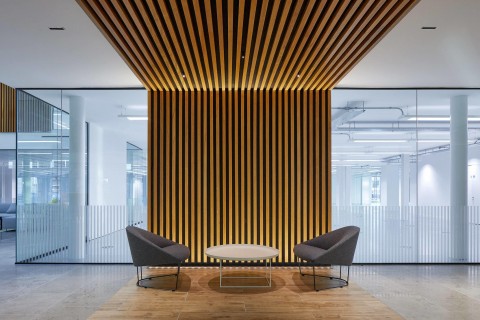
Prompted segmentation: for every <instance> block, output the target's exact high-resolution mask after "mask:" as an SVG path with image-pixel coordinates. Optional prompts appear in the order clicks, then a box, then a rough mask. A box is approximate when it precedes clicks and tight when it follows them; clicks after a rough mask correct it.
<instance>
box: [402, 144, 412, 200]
mask: <svg viewBox="0 0 480 320" xmlns="http://www.w3.org/2000/svg"><path fill="white" fill-rule="evenodd" d="M400 162H401V167H400V170H401V171H400V205H401V206H402V207H407V206H408V205H409V202H410V156H409V155H408V154H402V155H401V157H400Z"/></svg>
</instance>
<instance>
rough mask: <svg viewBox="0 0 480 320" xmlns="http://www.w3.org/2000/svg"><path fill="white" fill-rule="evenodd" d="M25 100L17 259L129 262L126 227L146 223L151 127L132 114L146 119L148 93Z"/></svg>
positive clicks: (45, 93)
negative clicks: (132, 147)
mask: <svg viewBox="0 0 480 320" xmlns="http://www.w3.org/2000/svg"><path fill="white" fill-rule="evenodd" d="M18 101H19V112H18V123H19V124H21V125H20V126H19V128H22V129H21V130H19V132H18V141H17V142H18V151H17V155H18V184H19V187H18V197H19V210H20V211H21V215H20V218H21V219H19V227H18V235H17V261H18V262H24V263H25V262H27V263H28V262H35V263H38V262H40V263H43V262H50V263H51V262H80V263H84V262H88V263H106V262H130V261H131V256H130V253H129V249H128V242H127V239H126V233H125V231H124V229H125V227H126V226H127V225H137V226H141V227H144V226H145V221H146V207H145V204H146V192H145V190H146V189H145V188H146V185H145V181H146V160H145V159H146V157H145V151H143V150H142V147H143V148H145V147H146V145H147V143H146V132H147V128H146V125H147V122H146V121H130V120H128V118H127V117H126V116H125V115H126V114H127V113H129V114H130V115H133V116H134V115H143V117H145V115H146V112H147V110H146V109H147V107H146V105H147V95H146V91H145V90H63V91H52V90H31V91H29V92H28V93H26V92H22V91H18ZM82 110H83V111H82ZM79 119H81V120H79ZM83 119H84V120H83ZM127 142H131V143H133V144H135V145H138V146H140V147H139V148H137V150H132V151H131V152H130V153H129V152H127V150H126V148H125V145H126V143H127ZM83 146H85V148H84V149H83ZM83 150H84V151H83ZM144 150H145V149H144ZM127 154H129V158H128V157H127ZM83 157H85V158H83ZM127 158H128V159H129V160H131V162H129V164H130V165H131V166H130V167H131V170H130V171H131V172H130V173H127V170H126V168H127ZM127 176H129V179H127ZM127 181H129V182H130V183H131V186H132V187H131V188H130V191H131V195H132V196H131V197H127V189H128V188H127V186H129V184H128V183H127ZM83 186H84V187H83ZM83 188H84V189H83ZM82 189H83V190H85V192H84V193H83V192H82Z"/></svg>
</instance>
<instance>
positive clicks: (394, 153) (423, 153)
mask: <svg viewBox="0 0 480 320" xmlns="http://www.w3.org/2000/svg"><path fill="white" fill-rule="evenodd" d="M462 96H463V97H464V98H465V100H466V101H467V103H466V105H465V106H464V108H466V110H467V111H466V114H465V115H464V116H463V118H464V119H463V120H464V125H462V126H463V129H462V130H463V132H464V133H466V137H465V138H463V140H462V143H464V144H466V147H465V150H466V152H462V154H463V156H464V158H465V157H466V159H467V160H466V161H464V164H462V165H455V164H454V165H452V163H451V161H452V160H451V159H452V157H453V158H456V157H458V152H454V154H453V155H452V153H451V152H450V149H451V145H452V144H455V143H459V142H458V139H457V142H455V141H454V140H451V136H452V132H451V131H453V130H451V123H452V122H453V121H454V120H452V119H453V118H451V116H450V114H451V113H452V112H457V111H456V110H458V109H456V108H457V104H455V103H452V102H451V100H452V99H456V98H455V97H462ZM464 98H460V99H464ZM451 106H452V107H451ZM462 126H461V127H462ZM479 129H480V90H478V89H448V90H447V89H418V90H416V89H343V88H342V89H335V90H333V92H332V208H333V210H332V216H333V217H332V220H333V224H332V228H333V229H336V228H338V227H341V226H343V225H348V224H355V225H359V226H360V227H361V229H362V231H361V236H360V240H359V247H358V248H357V253H356V256H355V261H356V262H365V263H368V262H371V263H432V262H435V263H437V262H439V263H467V262H471V263H477V262H480V246H479V243H480V228H479V226H480V224H478V221H480V215H479V212H480V207H478V203H476V202H475V201H476V200H477V199H478V197H479V196H480V184H478V183H477V181H478V180H477V171H478V169H479V168H478V160H477V159H480V155H478V147H479V132H480V131H479ZM454 139H456V138H454ZM452 141H454V142H452ZM462 161H463V160H462ZM467 162H468V163H467ZM458 168H463V169H464V172H465V174H463V173H462V174H461V176H463V177H464V179H463V180H462V181H463V182H462V183H461V186H462V188H467V189H468V192H466V193H468V196H465V203H464V204H465V205H462V206H461V207H458V206H456V207H453V206H452V203H451V201H450V199H451V198H452V197H453V195H452V190H456V189H458V188H459V187H458V186H459V185H458V182H454V181H453V180H452V179H451V172H454V173H455V172H457V171H458ZM467 171H468V174H467V173H466V172H467ZM455 175H456V176H458V173H455ZM375 176H377V177H378V178H379V180H380V181H379V187H380V188H379V189H380V190H378V189H376V188H374V187H373V185H374V182H372V180H371V179H373V177H375ZM454 180H455V179H454ZM457 180H458V179H457ZM369 181H370V183H369ZM376 187H378V185H376ZM340 191H341V192H340ZM378 191H379V193H380V199H379V201H372V200H373V198H370V199H369V197H368V195H372V194H375V193H377V192H378ZM462 201H463V200H462ZM375 202H376V203H375ZM477 202H478V201H477ZM459 217H461V218H459ZM456 221H457V222H456ZM458 221H460V222H458ZM459 252H461V253H459Z"/></svg>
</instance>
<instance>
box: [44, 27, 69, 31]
mask: <svg viewBox="0 0 480 320" xmlns="http://www.w3.org/2000/svg"><path fill="white" fill-rule="evenodd" d="M48 29H50V30H52V31H63V30H65V28H64V27H50V28H48Z"/></svg>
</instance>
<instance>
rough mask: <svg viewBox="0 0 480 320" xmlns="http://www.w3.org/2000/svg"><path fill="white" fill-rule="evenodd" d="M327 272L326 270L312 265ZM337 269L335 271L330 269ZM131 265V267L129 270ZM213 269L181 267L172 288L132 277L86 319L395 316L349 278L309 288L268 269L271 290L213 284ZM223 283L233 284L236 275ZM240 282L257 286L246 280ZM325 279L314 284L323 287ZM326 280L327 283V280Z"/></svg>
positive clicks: (303, 280) (166, 281) (291, 274)
mask: <svg viewBox="0 0 480 320" xmlns="http://www.w3.org/2000/svg"><path fill="white" fill-rule="evenodd" d="M173 271H174V269H165V268H164V269H149V270H148V271H146V272H144V275H145V274H149V275H154V274H162V273H171V272H173ZM224 271H225V275H228V274H230V275H241V274H244V275H250V276H251V275H262V274H263V270H262V269H256V268H244V269H241V268H225V269H224ZM318 271H319V273H321V274H324V275H328V274H329V273H330V272H331V270H330V269H328V268H326V269H318ZM336 271H337V270H336ZM134 272H135V268H132V273H134ZM219 279H220V278H219V270H218V268H182V270H181V273H180V279H179V288H178V290H177V291H175V292H172V291H170V290H162V289H160V288H164V289H167V288H173V287H174V286H175V277H167V278H158V279H156V280H150V281H149V282H148V284H149V286H150V285H151V286H152V287H153V288H149V289H144V288H139V287H137V286H136V285H135V282H136V278H134V279H132V280H131V281H130V282H129V283H128V284H127V285H126V286H125V287H123V288H122V289H120V290H119V291H118V292H117V293H116V294H115V295H114V296H113V297H112V298H111V299H110V301H108V302H107V303H105V304H104V305H103V306H102V307H101V308H100V309H98V310H97V311H96V312H95V313H94V314H93V315H92V316H91V317H90V319H295V320H297V319H310V320H311V319H401V317H400V316H399V315H398V314H396V313H395V312H394V311H393V310H391V309H390V308H389V307H387V306H386V305H385V304H383V303H382V302H380V301H379V300H378V299H376V298H374V297H373V296H371V295H370V294H369V293H368V292H366V291H365V290H363V289H361V288H360V287H358V286H357V285H356V284H355V282H354V281H355V279H353V278H350V280H351V282H350V284H349V286H348V287H344V288H336V289H329V290H321V291H319V292H316V291H314V290H313V279H312V277H306V276H305V277H302V276H301V275H300V274H299V273H298V269H297V268H274V269H273V271H272V287H271V288H261V289H259V288H255V289H254V288H248V289H238V288H234V289H232V288H219ZM224 281H229V282H225V283H224V284H231V285H233V284H234V285H238V284H240V283H239V282H238V281H245V280H238V279H229V280H224ZM247 281H249V282H248V283H245V284H249V285H252V284H259V285H260V284H263V283H259V282H255V283H253V282H252V281H262V280H247ZM328 284H329V282H328V281H327V282H326V280H325V281H323V280H321V282H318V283H317V286H319V287H320V286H323V287H325V286H328ZM330 284H331V283H330Z"/></svg>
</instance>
